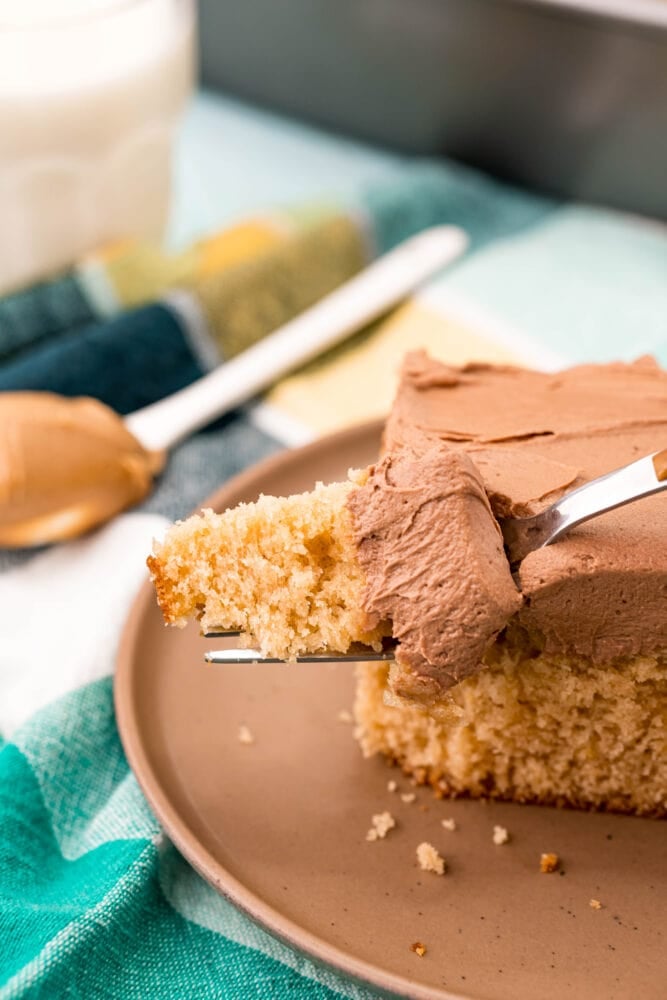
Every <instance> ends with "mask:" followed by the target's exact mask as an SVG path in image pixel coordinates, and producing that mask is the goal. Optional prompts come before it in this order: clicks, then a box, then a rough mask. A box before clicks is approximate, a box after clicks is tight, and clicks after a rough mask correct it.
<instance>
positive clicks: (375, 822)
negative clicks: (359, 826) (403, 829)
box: [366, 812, 396, 840]
mask: <svg viewBox="0 0 667 1000" xmlns="http://www.w3.org/2000/svg"><path fill="white" fill-rule="evenodd" d="M371 824H372V826H371V828H370V830H369V831H368V833H367V834H366V840H384V838H385V837H386V836H387V834H388V833H389V831H390V830H393V829H394V827H395V826H396V820H395V819H394V817H393V816H392V815H391V813H390V812H381V813H376V814H375V815H374V816H372V817H371Z"/></svg>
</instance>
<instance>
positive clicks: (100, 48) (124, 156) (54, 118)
mask: <svg viewBox="0 0 667 1000" xmlns="http://www.w3.org/2000/svg"><path fill="white" fill-rule="evenodd" d="M193 9H194V8H193V0H0V291H2V290H6V289H8V288H11V287H14V286H17V285H19V284H22V283H25V282H27V281H30V280H32V279H34V278H36V277H39V276H42V275H45V274H48V273H49V272H53V271H54V270H57V269H58V268H61V267H64V266H66V265H67V264H70V263H71V262H72V261H74V260H75V259H77V258H78V257H80V256H81V255H82V254H84V253H85V252H86V251H87V250H90V249H92V248H94V247H98V246H101V245H103V244H105V243H108V242H109V241H110V240H113V239H116V238H122V237H125V236H152V237H159V236H160V235H161V234H162V232H163V229H164V226H165V223H166V219H167V210H168V202H169V187H170V184H169V181H170V154H171V141H172V136H173V132H174V128H175V125H176V124H177V121H178V115H179V111H180V110H181V108H182V106H183V103H184V100H185V97H186V96H187V94H188V92H189V90H190V87H191V80H192V73H193V56H192V52H193Z"/></svg>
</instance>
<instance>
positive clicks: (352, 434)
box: [113, 420, 474, 1000]
mask: <svg viewBox="0 0 667 1000" xmlns="http://www.w3.org/2000/svg"><path fill="white" fill-rule="evenodd" d="M383 427H384V421H383V420H373V421H367V422H365V423H362V424H355V425H353V426H352V427H348V428H345V429H344V430H342V431H336V432H335V433H333V434H327V435H323V436H322V437H318V438H316V439H315V440H313V441H310V442H308V443H307V444H305V445H302V446H300V447H297V448H289V447H288V448H282V449H281V450H280V451H278V452H277V453H276V454H273V455H270V456H268V457H267V458H265V459H263V460H261V461H260V462H257V463H255V464H253V465H251V466H248V467H247V468H246V469H243V470H242V471H241V472H240V473H238V474H237V475H235V476H233V477H232V478H231V479H228V480H227V481H226V482H224V483H223V484H222V485H221V486H220V487H219V488H218V489H217V490H215V491H214V492H213V493H212V494H210V495H209V496H208V497H207V498H206V499H205V500H204V501H202V503H201V504H198V505H197V506H196V507H195V508H194V510H193V511H192V512H191V513H196V512H198V511H199V510H201V508H202V507H206V506H213V507H219V506H220V505H221V498H224V497H225V495H226V494H232V493H234V492H237V491H239V490H243V489H245V488H246V487H247V486H248V485H250V484H252V483H253V482H254V481H255V480H257V479H262V478H264V477H265V476H267V475H270V474H271V473H272V472H273V471H274V470H275V469H276V468H281V467H282V466H283V465H285V464H287V465H290V464H292V463H295V464H299V463H300V461H301V460H302V458H303V457H304V456H305V457H307V456H308V455H309V454H311V453H313V452H315V453H317V452H318V451H320V450H321V449H322V448H323V447H324V448H331V447H335V446H343V447H344V446H345V445H346V444H347V443H349V442H353V441H355V440H356V439H357V438H359V437H362V436H364V435H365V434H371V433H373V432H376V433H377V434H378V436H380V435H381V433H382V428H383ZM154 601H155V596H154V590H153V585H152V583H151V582H150V580H149V579H145V580H144V582H143V583H142V584H141V586H140V588H139V590H138V591H137V593H136V595H135V597H134V599H133V601H132V604H131V607H130V611H129V613H128V615H127V616H126V619H125V622H124V625H123V628H122V631H121V635H120V641H119V645H118V649H117V652H116V657H115V670H114V675H113V697H114V711H115V716H116V724H117V726H118V733H119V736H120V740H121V744H122V746H123V750H124V752H125V755H126V757H127V760H128V763H129V765H130V768H131V770H132V773H133V774H134V777H135V778H136V780H137V782H138V784H139V787H140V788H141V791H142V792H143V794H144V796H145V797H146V799H147V801H148V804H149V806H150V808H151V810H152V811H153V813H154V814H155V816H156V817H157V819H158V821H159V822H160V824H161V826H162V827H163V829H164V831H165V833H166V834H167V836H168V837H169V839H170V840H171V842H172V843H173V844H174V846H175V847H176V848H177V850H178V851H179V852H180V853H181V854H182V855H183V857H184V858H185V859H186V861H187V862H188V864H190V865H191V866H192V867H193V868H194V869H195V871H197V872H198V874H199V875H201V877H202V878H203V879H204V881H205V882H207V883H208V884H209V885H210V886H212V887H213V889H215V891H216V892H218V893H219V894H220V895H221V896H223V897H224V898H225V899H227V900H229V901H230V902H231V903H232V904H233V905H234V906H236V907H237V908H238V909H240V910H241V911H242V912H243V913H245V915H246V916H248V917H250V919H251V920H253V921H254V922H255V923H257V924H258V925H259V926H260V927H262V928H263V929H264V930H265V931H267V932H268V933H269V934H271V935H272V936H273V937H274V938H276V939H277V940H279V941H280V942H282V943H283V944H286V945H287V946H288V947H290V948H292V949H294V950H296V951H297V952H301V953H302V954H305V955H307V956H308V957H309V958H310V959H312V960H313V961H314V962H315V963H316V964H318V965H324V966H328V967H330V968H333V969H334V970H335V971H336V972H338V973H340V974H341V975H342V976H344V977H347V978H348V979H353V980H355V981H356V982H357V983H358V984H359V985H361V986H364V987H367V988H368V987H370V988H372V989H375V990H381V991H383V992H384V993H385V994H389V995H391V996H398V997H406V996H407V997H413V998H414V1000H474V998H473V997H471V995H470V994H467V995H466V994H461V993H453V992H451V991H450V990H445V989H440V988H438V987H430V986H424V985H421V984H419V983H416V982H414V981H411V980H409V979H406V978H405V977H403V976H400V975H397V974H395V973H392V972H388V971H387V970H386V969H383V968H382V967H381V966H378V965H374V964H373V963H371V962H366V961H364V960H363V959H359V958H356V957H355V956H353V955H350V954H349V953H348V952H345V951H343V950H342V949H340V948H337V947H336V946H334V945H332V944H330V943H329V942H327V941H326V940H325V939H323V938H321V937H318V936H317V935H315V934H312V933H310V932H309V931H307V930H306V929H305V928H303V927H302V926H300V925H299V924H298V923H296V922H295V921H293V920H291V919H289V918H287V917H285V916H284V915H282V914H281V913H280V911H279V910H277V909H275V908H274V907H273V906H270V905H269V904H268V903H266V902H264V901H263V900H262V899H261V898H260V897H259V896H257V895H256V893H254V892H252V891H251V890H250V889H248V888H247V887H246V886H245V885H244V884H243V883H242V882H241V881H240V880H239V879H237V878H236V876H235V875H233V874H232V873H231V872H230V871H229V869H227V868H225V866H224V865H222V864H221V863H220V862H219V861H217V860H216V859H215V858H214V857H213V855H212V854H211V853H210V852H209V851H208V850H207V849H206V848H205V847H204V846H203V845H202V844H201V842H200V841H199V840H198V838H197V837H196V835H195V834H194V833H193V832H192V830H191V829H190V828H189V827H188V825H187V823H186V822H185V820H183V819H182V818H181V817H180V815H179V813H178V810H177V809H176V807H175V806H173V805H172V803H171V801H170V799H169V796H168V794H167V793H166V792H165V790H164V788H163V786H162V783H161V781H160V778H159V776H158V774H157V773H156V771H155V769H154V768H153V767H152V765H151V763H150V760H149V756H148V754H147V753H146V750H145V747H144V745H143V742H142V738H141V735H140V733H141V724H140V720H139V717H138V714H137V712H136V705H135V700H134V683H133V682H134V676H135V675H134V663H135V657H134V653H135V649H136V645H137V642H138V639H139V635H140V629H141V625H142V622H143V620H144V617H145V615H146V614H147V612H148V609H149V607H150V606H152V604H153V602H154ZM165 627H167V626H165ZM191 841H194V842H196V843H197V845H198V851H196V852H195V851H193V850H192V849H191V847H190V842H191Z"/></svg>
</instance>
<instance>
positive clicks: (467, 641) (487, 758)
mask: <svg viewBox="0 0 667 1000" xmlns="http://www.w3.org/2000/svg"><path fill="white" fill-rule="evenodd" d="M665 437H667V375H666V374H665V373H664V372H662V371H661V370H660V369H659V368H658V367H657V366H656V365H655V364H654V363H652V362H650V361H644V360H643V361H641V362H639V363H637V364H634V365H620V364H619V365H607V366H580V367H578V368H573V369H570V370H568V371H564V372H560V373H558V374H557V375H549V374H544V373H538V372H530V371H527V370H524V369H519V368H511V367H491V366H486V365H469V366H467V367H465V368H463V369H453V368H449V367H447V366H445V365H442V364H439V363H437V362H434V361H432V360H431V359H429V358H428V357H427V356H426V355H424V354H413V355H409V356H408V357H407V358H406V361H405V363H404V366H403V371H402V377H401V383H400V387H399V391H398V395H397V398H396V401H395V405H394V407H393V410H392V413H391V415H390V418H389V420H388V423H387V427H386V431H385V437H384V446H383V457H382V458H381V460H380V461H379V462H378V464H377V465H375V466H373V467H371V468H370V469H369V470H366V471H365V472H363V473H357V474H354V475H352V476H351V478H350V480H349V482H347V483H339V484H334V485H332V486H318V487H317V488H316V489H315V491H314V492H313V493H311V494H304V495H302V496H300V497H291V498H285V499H276V498H268V497H264V498H261V499H260V500H259V501H258V502H257V503H256V504H250V505H247V506H241V507H239V508H236V509H235V510H233V511H228V512H225V513H224V514H221V515H216V514H213V513H211V512H205V513H204V514H203V515H202V516H198V517H194V518H190V519H188V520H187V521H185V522H182V523H181V524H178V525H176V526H174V527H173V528H172V529H171V530H170V532H169V533H168V534H167V537H166V538H165V541H164V543H162V544H161V545H156V547H155V550H154V554H153V556H152V557H151V558H150V559H149V565H150V568H151V572H152V575H153V579H154V581H155V584H156V588H157V592H158V598H159V601H160V604H161V606H162V609H163V612H164V614H165V618H166V619H167V621H170V622H173V623H179V622H181V621H183V620H185V619H186V618H188V617H189V616H193V615H194V616H198V617H200V618H201V619H202V622H203V623H204V625H205V626H207V627H211V626H219V627H221V628H225V629H239V630H241V631H242V632H244V633H247V635H248V636H249V637H250V638H251V639H252V640H253V641H256V642H257V643H258V644H259V646H260V648H261V649H262V652H263V653H264V654H265V655H275V656H280V657H284V658H290V657H293V656H295V655H297V654H298V653H302V652H310V651H314V650H316V649H322V648H325V649H330V650H343V651H344V650H345V649H347V648H349V647H350V645H351V644H352V643H354V642H360V641H361V642H365V643H368V644H370V645H374V646H376V647H377V646H378V645H379V644H380V642H381V640H382V638H383V637H384V636H386V635H389V634H391V635H393V637H394V639H395V640H396V641H397V647H396V661H395V663H393V664H392V665H391V666H390V667H388V666H387V665H386V664H384V663H379V664H377V663H366V664H361V665H360V666H359V680H358V689H357V698H356V707H355V712H356V718H357V734H358V737H359V740H360V742H361V746H362V749H363V751H364V753H365V754H367V755H370V754H374V753H378V752H379V753H382V754H384V755H385V756H387V757H388V758H389V759H390V760H392V761H394V762H396V763H398V764H399V765H400V766H401V767H402V768H403V769H404V770H405V771H406V772H407V773H409V774H411V775H413V776H414V777H415V778H417V780H419V781H422V782H428V783H430V784H431V785H433V787H434V788H435V789H436V791H437V792H438V794H441V795H472V796H492V797H498V798H505V799H513V800H516V801H537V802H548V803H558V804H570V805H575V806H581V807H588V808H606V809H612V810H618V811H624V812H635V813H641V814H653V815H665V814H667V615H666V614H665V611H666V610H667V507H666V506H665V501H664V498H662V497H660V496H657V497H653V498H649V499H646V500H642V501H641V502H640V503H637V504H634V505H631V506H629V507H625V508H621V509H619V510H616V511H613V512H609V513H608V514H605V515H604V516H602V517H600V518H598V519H595V520H594V521H591V522H589V523H587V524H586V525H582V526H580V527H579V528H577V529H575V530H573V531H572V532H571V534H570V535H569V536H566V537H565V538H564V539H562V540H560V541H559V542H557V543H555V544H554V545H552V546H549V547H547V548H544V549H541V550H539V551H537V552H534V553H531V554H530V555H529V556H528V557H527V558H526V559H525V560H524V561H523V563H522V564H521V566H520V567H519V570H518V573H517V574H516V576H515V578H514V579H513V578H512V575H511V573H510V570H509V566H508V564H507V561H506V559H505V556H504V552H503V548H502V541H501V536H500V532H499V529H498V525H497V522H496V520H495V517H494V515H495V516H499V515H507V514H510V515H526V514H530V513H534V512H535V511H537V510H539V509H541V507H543V506H545V505H546V504H548V503H549V502H551V501H552V500H553V499H555V498H556V497H557V496H558V495H560V494H561V493H562V492H563V491H564V490H567V489H571V488H574V487H575V486H577V485H580V484H581V483H582V482H584V481H586V480H587V479H590V478H593V477H595V476H598V475H601V474H603V473H604V472H608V471H610V470H612V469H614V468H617V467H618V466H620V465H623V464H626V463H627V462H630V461H632V460H633V459H635V458H637V457H640V456H641V455H643V454H648V453H649V452H652V451H656V450H658V449H659V448H660V447H662V446H664V441H665ZM313 669H317V668H316V667H315V668H313ZM452 706H454V708H455V712H456V714H457V715H458V719H457V720H454V719H453V715H454V713H453V712H452Z"/></svg>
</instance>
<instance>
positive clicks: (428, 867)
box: [417, 840, 445, 875]
mask: <svg viewBox="0 0 667 1000" xmlns="http://www.w3.org/2000/svg"><path fill="white" fill-rule="evenodd" d="M417 861H418V862H419V867H420V868H421V869H422V871H425V872H434V873H435V874H436V875H444V874H445V859H444V858H443V857H442V855H441V854H439V853H438V851H436V849H435V847H434V846H433V844H429V842H428V841H427V840H424V841H422V843H421V844H419V846H418V847H417Z"/></svg>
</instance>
